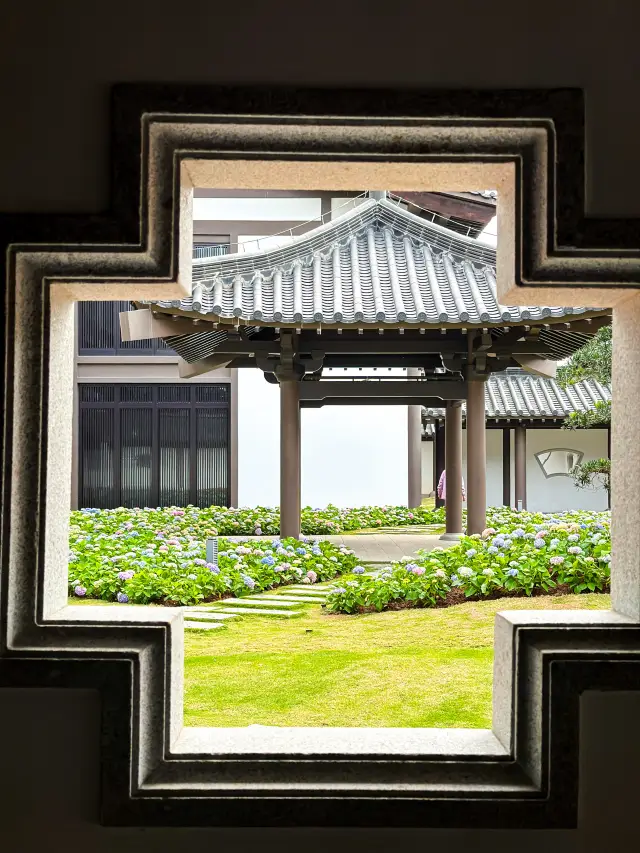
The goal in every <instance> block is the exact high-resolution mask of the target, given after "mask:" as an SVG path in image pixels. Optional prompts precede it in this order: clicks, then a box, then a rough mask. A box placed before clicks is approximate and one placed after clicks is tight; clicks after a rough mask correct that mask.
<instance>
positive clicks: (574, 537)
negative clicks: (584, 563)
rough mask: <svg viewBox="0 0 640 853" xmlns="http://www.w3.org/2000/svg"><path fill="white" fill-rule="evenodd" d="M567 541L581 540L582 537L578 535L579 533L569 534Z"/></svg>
mask: <svg viewBox="0 0 640 853" xmlns="http://www.w3.org/2000/svg"><path fill="white" fill-rule="evenodd" d="M567 541H568V542H579V541H580V537H579V536H578V534H577V533H571V534H570V535H569V536H567Z"/></svg>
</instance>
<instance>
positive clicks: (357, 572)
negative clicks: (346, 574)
mask: <svg viewBox="0 0 640 853" xmlns="http://www.w3.org/2000/svg"><path fill="white" fill-rule="evenodd" d="M353 574H354V575H363V574H364V568H363V567H362V566H356V567H355V568H354V569H353Z"/></svg>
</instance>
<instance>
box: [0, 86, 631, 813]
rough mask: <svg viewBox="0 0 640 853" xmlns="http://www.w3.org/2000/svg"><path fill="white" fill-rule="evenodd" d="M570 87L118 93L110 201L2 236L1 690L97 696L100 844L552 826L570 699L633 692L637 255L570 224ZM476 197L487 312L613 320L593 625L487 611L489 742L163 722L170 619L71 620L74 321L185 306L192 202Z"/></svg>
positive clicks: (573, 785) (173, 704)
mask: <svg viewBox="0 0 640 853" xmlns="http://www.w3.org/2000/svg"><path fill="white" fill-rule="evenodd" d="M583 112H584V104H583V97H582V93H581V92H579V91H576V90H558V91H537V90H536V91H524V92H522V91H520V92H518V91H502V92H493V93H490V92H475V93H474V92H426V93H420V92H414V93H411V92H392V91H381V92H376V91H344V90H343V91H338V90H336V91H320V90H308V91H305V90H295V91H293V90H273V91H272V90H269V91H267V90H258V89H252V90H241V89H212V88H208V87H194V88H189V87H186V88H185V87H171V86H168V87H163V86H120V87H116V88H115V90H114V96H113V140H112V152H113V186H112V207H111V210H110V211H109V213H108V214H105V215H104V216H91V217H89V216H87V217H80V216H78V217H73V216H59V217H55V216H48V215H47V216H45V215H42V216H35V215H34V216H32V217H25V216H15V217H5V218H4V219H3V220H2V222H1V223H0V224H1V227H2V236H3V243H4V244H6V246H7V252H6V254H5V260H6V264H7V267H6V280H7V283H8V288H7V292H8V297H7V304H6V307H7V322H6V329H5V331H6V347H5V377H6V379H7V382H6V389H5V395H4V434H3V491H2V578H1V580H2V583H1V586H0V596H1V607H2V610H1V617H0V628H1V634H0V686H39V687H41V686H60V685H67V686H70V687H82V688H86V687H90V688H93V689H98V690H99V691H100V693H101V701H102V745H103V746H102V794H101V806H102V820H103V822H104V823H106V824H110V825H175V826H213V825H218V826H241V825H242V826H251V825H253V826H274V825H279V826H438V827H464V826H473V827H480V826H484V827H495V828H499V827H516V826H517V827H568V826H574V825H575V822H576V815H577V797H578V791H577V778H578V773H577V771H578V721H579V705H580V703H579V697H580V695H581V693H582V692H583V691H585V690H627V689H638V673H639V672H640V631H639V629H640V559H638V556H637V555H638V554H639V553H640V509H639V503H640V502H638V501H637V483H638V482H640V441H638V437H639V432H640V426H639V424H638V421H637V419H636V418H635V417H634V408H633V406H631V405H625V401H631V400H634V399H637V398H638V394H639V392H640V337H638V335H637V328H639V326H638V323H639V321H640V294H638V293H637V289H638V287H640V250H639V249H638V247H637V242H638V241H637V239H636V227H635V223H634V222H633V221H632V220H629V221H627V220H617V221H611V220H607V221H604V220H603V221H600V220H593V219H586V218H585V217H584V186H583V181H584V178H583V173H582V171H583V165H584V126H583ZM362 186H367V187H370V188H374V189H376V188H379V189H383V188H387V187H390V186H393V187H395V188H396V189H398V188H400V189H402V188H406V189H407V190H414V191H419V190H421V189H425V190H427V189H428V190H438V191H447V190H448V191H455V190H466V189H469V188H471V187H473V188H479V189H483V188H486V187H491V188H492V189H497V190H498V193H499V203H498V229H499V236H500V239H499V244H498V294H499V297H500V300H501V302H502V303H503V304H514V305H515V304H520V305H523V304H525V305H526V304H546V305H550V306H553V305H590V306H594V307H600V306H604V307H612V308H613V328H614V382H615V385H616V400H617V401H618V402H617V404H616V408H615V410H614V417H613V422H612V450H613V452H612V467H613V472H612V481H613V496H614V516H613V548H614V563H613V565H614V569H613V578H612V608H613V609H612V610H611V611H593V612H588V611H584V612H581V611H567V612H562V611H553V612H543V611H513V612H505V613H502V614H500V615H498V617H497V620H496V628H495V679H494V709H493V728H492V730H463V729H458V730H456V729H439V730H438V729H328V730H327V729H282V730H262V731H261V736H260V738H259V739H258V738H255V737H254V736H252V735H251V732H250V731H249V730H224V729H217V730H216V729H204V728H184V727H183V721H182V699H183V694H182V679H183V671H184V670H183V637H184V634H183V617H182V615H181V613H180V611H179V610H166V611H164V610H160V608H158V609H154V610H153V612H150V610H149V609H145V608H135V607H127V608H111V607H100V606H97V607H92V608H83V607H80V606H68V604H67V578H66V573H67V551H68V538H67V537H68V511H67V507H68V506H69V497H70V488H71V435H72V430H71V420H72V390H73V359H74V335H73V332H74V303H75V302H76V301H78V300H82V299H102V300H114V299H122V298H127V299H149V298H151V299H155V298H157V299H160V298H162V299H167V298H179V297H180V296H181V295H183V294H186V293H189V289H190V272H191V270H190V264H191V244H192V233H191V232H192V225H191V199H192V194H193V188H194V187H199V188H206V187H211V188H213V187H215V188H229V189H242V188H247V189H249V188H250V189H257V188H268V189H297V190H301V189H309V190H312V189H313V190H317V189H326V188H331V189H335V190H341V189H345V190H346V189H354V188H361V187H362Z"/></svg>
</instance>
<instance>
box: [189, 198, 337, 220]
mask: <svg viewBox="0 0 640 853" xmlns="http://www.w3.org/2000/svg"><path fill="white" fill-rule="evenodd" d="M321 205H322V202H321V200H320V198H304V197H303V198H194V200H193V218H194V219H195V220H199V219H216V220H224V219H229V220H233V221H238V220H240V221H242V220H250V221H261V220H267V221H269V220H270V221H274V220H275V221H278V220H285V221H290V220H300V221H302V222H308V221H310V220H312V219H319V218H320V212H321Z"/></svg>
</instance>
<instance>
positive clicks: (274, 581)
mask: <svg viewBox="0 0 640 853" xmlns="http://www.w3.org/2000/svg"><path fill="white" fill-rule="evenodd" d="M251 532H252V533H253V532H254V530H252V531H251ZM216 533H217V531H216V527H215V525H214V524H213V523H212V519H211V512H210V511H209V510H197V509H195V508H193V507H187V508H186V509H177V508H168V509H160V510H140V509H123V508H120V509H115V510H98V509H86V510H80V511H78V512H73V513H72V517H71V529H70V553H69V590H70V594H71V595H72V596H74V597H77V598H84V597H87V598H99V599H102V600H104V601H117V602H119V603H121V604H127V603H129V602H131V603H135V604H149V603H151V602H157V603H160V604H181V605H189V604H198V603H200V602H203V601H212V600H214V599H217V598H222V597H225V596H229V595H237V596H242V595H247V594H249V593H251V592H261V591H262V590H265V589H271V588H273V587H276V586H279V585H282V584H289V583H315V582H316V581H323V580H328V579H330V578H334V577H335V576H336V575H337V574H342V573H344V572H349V571H351V570H353V569H355V568H356V567H357V560H356V558H355V556H354V553H353V551H351V550H349V549H347V548H343V547H338V546H335V545H332V544H330V543H328V542H315V541H312V540H311V541H310V540H307V539H306V537H305V538H304V539H302V540H296V539H282V540H281V539H278V538H273V539H267V540H265V541H260V542H257V541H252V542H238V541H237V540H236V541H234V540H233V539H220V540H219V541H218V549H219V550H218V565H217V566H215V565H214V564H212V563H207V561H206V539H207V538H210V537H211V536H215V535H216Z"/></svg>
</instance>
